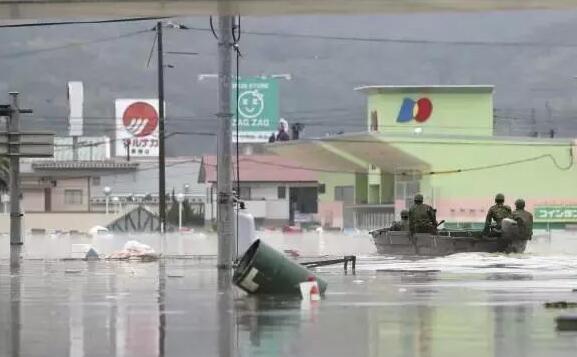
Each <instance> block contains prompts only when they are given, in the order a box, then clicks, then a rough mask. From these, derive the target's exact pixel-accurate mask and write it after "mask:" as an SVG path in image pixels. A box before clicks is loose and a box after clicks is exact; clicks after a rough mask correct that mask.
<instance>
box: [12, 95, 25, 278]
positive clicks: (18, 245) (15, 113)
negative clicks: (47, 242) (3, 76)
mask: <svg viewBox="0 0 577 357" xmlns="http://www.w3.org/2000/svg"><path fill="white" fill-rule="evenodd" d="M10 97H11V98H10V99H11V100H10V115H9V117H8V140H9V143H10V145H9V148H8V152H9V155H10V265H11V266H13V267H17V266H19V265H20V255H21V253H22V245H23V244H24V243H23V242H22V213H21V212H20V156H19V151H20V133H19V132H20V108H19V106H18V92H10Z"/></svg>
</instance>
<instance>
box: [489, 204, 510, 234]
mask: <svg viewBox="0 0 577 357" xmlns="http://www.w3.org/2000/svg"><path fill="white" fill-rule="evenodd" d="M508 217H511V207H509V206H507V205H499V204H497V205H494V206H492V207H491V208H489V211H488V212H487V218H485V229H489V227H490V226H491V223H492V222H493V221H495V223H497V228H499V229H500V228H501V221H502V220H503V218H508Z"/></svg>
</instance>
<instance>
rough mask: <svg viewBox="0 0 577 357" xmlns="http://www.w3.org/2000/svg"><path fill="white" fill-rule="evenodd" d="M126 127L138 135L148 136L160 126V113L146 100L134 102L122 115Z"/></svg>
mask: <svg viewBox="0 0 577 357" xmlns="http://www.w3.org/2000/svg"><path fill="white" fill-rule="evenodd" d="M122 123H123V124H124V128H125V129H126V130H127V131H128V132H129V133H131V134H132V135H134V136H136V137H143V136H148V135H150V134H152V133H153V132H154V130H156V127H157V126H158V113H157V112H156V109H155V108H154V107H153V106H152V105H150V104H148V103H144V102H135V103H132V104H130V105H129V106H128V108H126V110H125V111H124V114H123V115H122Z"/></svg>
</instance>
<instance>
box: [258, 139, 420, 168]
mask: <svg viewBox="0 0 577 357" xmlns="http://www.w3.org/2000/svg"><path fill="white" fill-rule="evenodd" d="M266 147H267V149H268V150H269V151H271V152H273V153H275V154H277V155H279V156H281V157H284V158H287V159H289V158H290V159H292V160H298V161H300V162H301V163H302V165H303V166H306V167H309V168H311V169H316V170H318V171H326V172H331V171H335V172H351V173H356V172H366V171H367V170H368V169H369V167H370V165H374V166H376V167H377V168H379V169H381V170H383V171H385V172H389V173H396V172H399V171H408V170H419V171H424V170H427V169H429V165H428V164H427V163H426V162H424V161H422V160H420V159H418V158H417V157H415V156H413V155H410V154H408V153H406V152H404V151H402V150H400V149H398V148H396V147H395V146H394V145H392V144H391V143H388V142H387V138H386V136H385V135H383V134H378V133H358V134H345V135H338V136H331V137H326V138H318V139H301V140H296V141H287V142H282V143H274V144H268V145H267V146H266Z"/></svg>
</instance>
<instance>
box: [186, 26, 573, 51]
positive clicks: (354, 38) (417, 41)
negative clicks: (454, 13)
mask: <svg viewBox="0 0 577 357" xmlns="http://www.w3.org/2000/svg"><path fill="white" fill-rule="evenodd" d="M186 30H191V31H203V32H206V31H211V30H210V29H209V28H203V27H195V26H186ZM243 34H245V35H253V36H266V37H284V38H297V39H315V40H330V41H348V42H366V43H400V44H413V45H447V46H483V47H513V48H517V47H537V48H553V47H561V48H563V47H566V48H577V44H573V43H544V42H520V41H516V42H496V41H450V40H425V39H407V38H386V37H380V38H379V37H357V36H334V35H317V34H302V33H289V32H262V31H243Z"/></svg>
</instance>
